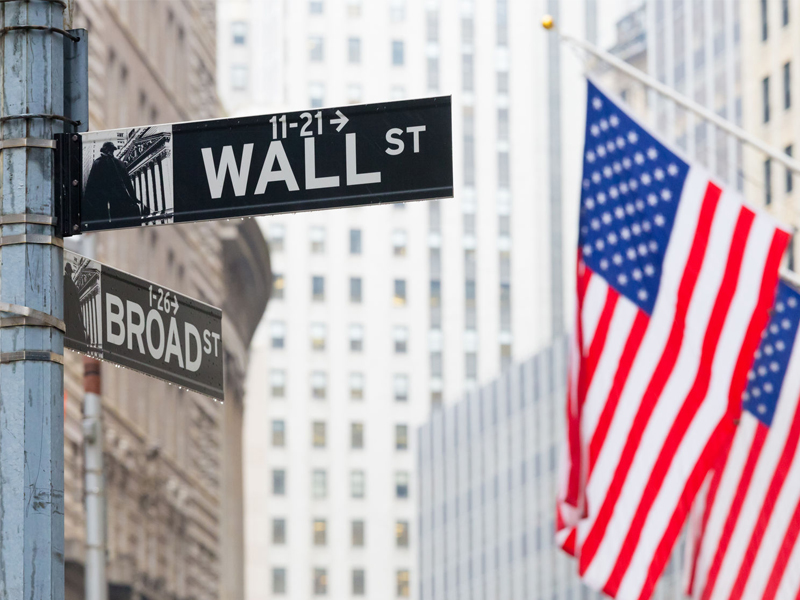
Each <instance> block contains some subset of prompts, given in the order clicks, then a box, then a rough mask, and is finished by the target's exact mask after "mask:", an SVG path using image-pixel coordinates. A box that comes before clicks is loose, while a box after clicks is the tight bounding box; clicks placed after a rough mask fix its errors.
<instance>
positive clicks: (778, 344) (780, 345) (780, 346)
mask: <svg viewBox="0 0 800 600" xmlns="http://www.w3.org/2000/svg"><path fill="white" fill-rule="evenodd" d="M775 348H776V349H777V350H778V352H783V351H784V350H785V349H786V344H784V343H783V340H778V341H777V342H775Z"/></svg>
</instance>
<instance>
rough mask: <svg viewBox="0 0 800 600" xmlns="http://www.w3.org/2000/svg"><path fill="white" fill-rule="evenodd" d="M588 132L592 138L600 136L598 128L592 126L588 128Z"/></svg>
mask: <svg viewBox="0 0 800 600" xmlns="http://www.w3.org/2000/svg"><path fill="white" fill-rule="evenodd" d="M589 131H591V132H592V135H593V136H594V137H597V136H598V135H600V128H599V127H598V126H597V125H592V126H591V127H589Z"/></svg>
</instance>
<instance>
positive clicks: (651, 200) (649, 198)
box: [647, 194, 658, 206]
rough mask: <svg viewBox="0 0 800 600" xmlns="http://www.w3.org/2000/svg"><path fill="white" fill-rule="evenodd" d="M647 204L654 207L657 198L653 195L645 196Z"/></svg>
mask: <svg viewBox="0 0 800 600" xmlns="http://www.w3.org/2000/svg"><path fill="white" fill-rule="evenodd" d="M647 203H648V204H649V205H650V206H655V205H656V204H658V196H656V195H655V194H647Z"/></svg>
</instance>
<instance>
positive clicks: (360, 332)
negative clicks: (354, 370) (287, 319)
mask: <svg viewBox="0 0 800 600" xmlns="http://www.w3.org/2000/svg"><path fill="white" fill-rule="evenodd" d="M269 330H270V338H271V345H272V347H273V348H275V349H281V348H285V347H286V323H284V322H283V321H272V322H271V323H270V327H269ZM348 334H349V338H350V350H351V351H352V352H362V351H363V350H364V327H363V325H361V324H358V323H353V324H351V325H350V327H349V329H348ZM392 338H393V340H394V352H395V354H406V353H407V352H408V327H406V326H405V325H395V326H394V329H393V330H392ZM326 339H327V327H326V325H325V323H312V324H311V348H312V349H313V350H320V351H321V350H325V347H326Z"/></svg>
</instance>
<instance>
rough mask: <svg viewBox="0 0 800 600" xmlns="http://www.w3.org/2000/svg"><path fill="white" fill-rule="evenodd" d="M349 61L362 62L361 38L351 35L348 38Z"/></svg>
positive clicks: (352, 62) (355, 63) (353, 62)
mask: <svg viewBox="0 0 800 600" xmlns="http://www.w3.org/2000/svg"><path fill="white" fill-rule="evenodd" d="M347 62H349V63H350V64H351V65H357V64H359V63H360V62H361V38H357V37H351V38H348V39H347Z"/></svg>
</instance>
